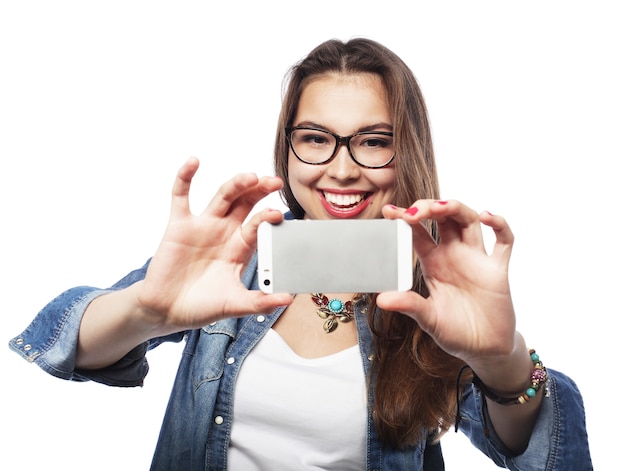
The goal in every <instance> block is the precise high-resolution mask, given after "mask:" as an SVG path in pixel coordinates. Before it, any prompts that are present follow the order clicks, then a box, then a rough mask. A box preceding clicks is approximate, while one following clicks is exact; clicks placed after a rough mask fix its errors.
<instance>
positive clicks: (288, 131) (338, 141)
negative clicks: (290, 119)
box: [285, 126, 396, 168]
mask: <svg viewBox="0 0 626 471" xmlns="http://www.w3.org/2000/svg"><path fill="white" fill-rule="evenodd" d="M298 130H303V131H307V130H308V131H318V132H323V133H326V134H330V135H331V136H333V137H334V138H335V149H334V150H333V152H332V154H331V155H330V157H329V158H327V159H326V160H324V161H323V162H309V161H308V160H304V159H303V158H302V157H300V156H299V155H298V153H297V152H296V149H294V148H293V142H292V140H291V135H292V134H293V132H294V131H298ZM368 134H377V135H383V136H388V137H393V133H392V132H388V131H362V132H357V133H354V134H352V135H351V136H340V135H339V134H335V133H334V132H332V131H328V130H327V129H320V128H313V127H308V126H292V127H288V128H285V135H286V138H287V142H288V143H289V148H290V149H291V150H292V152H293V155H295V156H296V157H297V159H298V160H299V161H300V162H304V163H305V164H309V165H324V164H327V163H328V162H330V161H331V160H333V159H334V158H335V157H337V153H338V151H339V147H341V145H342V144H345V146H346V147H347V148H348V154H350V158H351V159H352V160H353V161H354V163H356V164H357V165H358V166H360V167H363V168H385V167H387V166H388V165H389V164H390V163H391V162H392V161H393V159H394V158H395V157H396V153H395V150H394V153H393V155H392V156H391V158H390V159H389V160H388V161H387V162H386V163H384V164H383V165H375V166H371V165H365V164H362V163H361V162H359V161H358V160H357V159H356V157H354V155H353V154H352V149H351V148H350V140H351V139H352V138H353V137H356V136H364V135H368Z"/></svg>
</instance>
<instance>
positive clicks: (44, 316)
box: [9, 261, 182, 386]
mask: <svg viewBox="0 0 626 471" xmlns="http://www.w3.org/2000/svg"><path fill="white" fill-rule="evenodd" d="M148 264H149V261H148V262H147V263H146V264H145V265H144V266H143V267H142V268H140V269H138V270H135V271H133V272H131V273H129V274H128V275H127V276H125V277H124V278H123V279H121V280H120V281H118V282H117V283H116V284H115V285H113V286H112V287H110V288H108V289H99V288H94V287H90V286H79V287H76V288H71V289H69V290H67V291H65V292H63V293H62V294H60V295H59V296H58V297H56V298H55V299H53V300H52V301H51V302H50V303H48V304H47V305H46V306H45V307H44V308H43V309H42V310H41V311H40V312H39V313H38V314H37V316H36V317H35V319H34V320H33V321H32V322H31V323H30V325H29V326H28V327H27V328H26V330H24V332H22V333H21V334H20V335H18V336H17V337H14V338H13V339H11V340H10V341H9V347H10V348H11V349H12V350H14V351H15V352H17V353H18V354H19V355H21V356H22V357H23V358H24V359H26V360H27V361H29V362H31V363H35V364H37V365H38V366H39V367H41V368H42V369H43V370H44V371H45V372H47V373H49V374H51V375H53V376H56V377H58V378H62V379H67V380H73V381H89V380H91V381H96V382H99V383H103V384H106V385H109V386H141V385H142V384H143V380H144V378H145V376H146V374H147V373H148V362H147V360H146V358H145V354H146V352H147V350H148V349H150V348H152V347H153V346H154V345H155V344H157V343H160V340H155V341H152V342H146V343H144V344H142V345H139V346H137V347H136V348H134V349H133V350H132V351H130V352H129V353H128V354H127V355H126V356H125V357H124V358H122V359H121V360H120V361H118V362H117V363H115V364H114V365H111V366H109V367H106V368H101V369H97V370H79V369H76V347H77V344H78V330H79V327H80V322H81V319H82V317H83V314H84V313H85V310H86V309H87V306H89V303H91V302H92V301H93V300H94V299H95V298H97V297H98V296H101V295H103V294H105V293H108V292H111V291H114V290H119V289H123V288H126V287H128V286H130V285H132V284H133V283H135V282H137V281H139V280H142V279H143V278H144V277H145V274H146V270H147V268H148ZM179 337H181V338H182V334H181V335H180V336H179ZM171 340H176V339H174V338H172V339H171Z"/></svg>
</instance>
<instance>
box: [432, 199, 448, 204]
mask: <svg viewBox="0 0 626 471" xmlns="http://www.w3.org/2000/svg"><path fill="white" fill-rule="evenodd" d="M435 203H437V204H448V202H447V201H446V200H438V201H435Z"/></svg>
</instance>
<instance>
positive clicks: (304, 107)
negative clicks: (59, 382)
mask: <svg viewBox="0 0 626 471" xmlns="http://www.w3.org/2000/svg"><path fill="white" fill-rule="evenodd" d="M198 165H199V162H198V161H197V160H195V159H190V160H189V161H188V162H187V163H185V165H184V166H183V167H182V168H181V170H180V171H179V173H178V176H177V178H176V181H175V184H174V188H173V192H172V209H171V218H170V222H169V224H168V226H167V229H166V231H165V235H164V237H163V240H162V243H161V245H160V247H159V249H158V250H157V252H156V253H155V254H154V256H153V257H152V258H151V260H150V261H149V262H148V263H147V264H146V265H145V266H144V267H143V268H141V269H139V270H137V271H135V272H132V273H131V274H129V275H127V276H126V277H125V278H124V279H122V280H121V281H119V282H118V283H117V284H116V285H114V286H113V287H111V288H109V289H106V290H100V289H95V288H86V287H79V288H73V289H70V290H68V291H66V292H65V293H63V294H61V295H60V296H59V297H58V298H56V299H55V300H54V301H52V302H51V303H50V304H49V305H48V306H46V307H45V308H44V309H43V310H42V311H41V312H40V313H39V315H38V316H37V318H36V319H35V320H34V321H33V323H32V324H31V325H30V326H29V327H28V328H27V329H26V330H25V331H24V332H23V333H22V334H21V335H19V336H18V337H16V338H14V339H13V340H12V341H11V346H12V348H13V349H15V350H16V351H17V352H19V353H20V354H22V355H23V356H24V357H26V358H27V359H29V360H30V361H34V362H36V363H38V364H39V365H40V366H41V367H42V368H44V369H45V370H46V371H48V372H49V373H51V374H54V375H56V376H59V377H61V378H65V379H72V380H79V381H82V380H93V381H99V382H102V383H105V384H109V385H117V386H137V385H141V384H142V381H143V378H144V376H145V375H146V373H147V362H146V359H145V354H146V351H147V350H148V349H150V348H153V347H155V346H156V345H158V344H159V343H162V342H165V341H182V340H184V341H185V342H186V344H185V349H184V354H183V357H182V360H181V363H180V367H179V370H178V374H177V377H176V380H175V385H174V388H173V391H172V395H171V399H170V402H169V405H168V408H167V412H166V416H165V419H164V422H163V427H162V430H161V434H160V438H159V442H158V444H157V449H156V452H155V455H154V459H153V469H177V470H180V469H193V470H198V469H235V470H239V469H271V470H281V469H284V470H294V469H337V470H341V471H346V470H364V469H367V470H375V469H394V470H395V469H410V470H416V469H427V470H433V469H443V459H442V456H441V450H440V447H439V442H438V440H439V438H440V436H441V435H442V434H443V433H444V432H445V431H447V430H448V429H449V428H451V427H455V428H460V429H461V430H462V431H463V432H465V433H466V434H467V435H469V437H470V438H471V440H472V442H473V443H474V444H475V445H476V446H477V447H478V448H479V449H480V450H482V451H483V452H484V453H485V454H487V455H488V456H490V457H491V458H492V459H493V460H494V462H495V463H497V464H498V465H501V466H506V467H509V468H510V469H523V470H534V469H542V470H545V469H568V470H586V469H591V460H590V456H589V449H588V445H587V436H586V430H585V418H584V409H583V403H582V399H581V397H580V394H579V392H578V390H577V388H576V385H575V384H574V383H573V381H572V380H571V379H569V378H568V377H567V376H565V375H563V374H561V373H559V372H557V371H553V370H546V369H545V368H544V366H543V364H542V363H541V361H540V359H539V357H538V355H537V354H536V353H535V352H534V350H530V351H529V348H528V346H527V345H526V343H525V341H524V338H523V337H522V335H521V334H520V333H518V332H516V330H515V313H514V309H513V305H512V301H511V295H510V292H509V286H508V262H509V257H510V253H511V249H512V245H513V234H512V232H511V230H510V228H509V226H508V225H507V223H506V222H505V220H504V218H502V217H501V216H497V215H492V214H490V213H488V212H484V213H480V214H478V213H476V212H475V211H474V210H472V209H470V208H468V207H467V206H465V205H463V204H462V203H460V202H458V201H452V200H449V201H446V200H441V199H440V196H439V190H438V182H437V173H436V168H435V162H434V157H433V149H432V143H431V138H430V131H429V123H428V116H427V111H426V107H425V105H424V100H423V98H422V95H421V92H420V89H419V87H418V85H417V82H416V80H415V78H414V77H413V75H412V73H411V71H410V70H409V69H408V68H407V66H406V65H405V64H404V63H403V62H402V61H401V60H400V58H398V57H397V56H396V55H395V54H394V53H393V52H391V51H390V50H388V49H386V48H385V47H383V46H382V45H380V44H378V43H376V42H373V41H371V40H366V39H353V40H350V41H348V42H346V43H343V42H340V41H334V40H333V41H328V42H325V43H323V44H321V45H320V46H318V47H317V48H316V49H314V50H313V51H312V52H311V53H310V54H309V55H308V56H307V57H306V58H305V59H304V60H302V61H301V62H300V63H299V64H297V65H296V66H295V67H294V68H293V69H292V70H291V73H290V77H289V84H288V88H287V90H286V94H285V97H284V101H283V106H282V111H281V115H280V118H279V123H278V129H277V134H276V147H275V167H276V173H277V176H275V177H262V178H258V177H257V176H256V175H253V174H241V175H237V176H236V177H234V178H233V179H232V180H230V181H228V182H226V183H225V184H224V185H222V186H221V188H220V189H219V191H218V193H217V194H216V195H215V197H214V198H213V200H212V201H211V202H210V203H209V205H208V206H207V208H206V210H205V211H204V212H203V213H202V214H200V215H193V214H191V213H190V209H189V201H188V195H189V189H190V185H191V181H192V178H193V176H194V174H195V172H196V170H197V168H198ZM277 191H280V192H281V194H282V196H283V198H284V201H285V202H286V204H287V206H288V207H289V209H290V211H289V212H288V213H287V214H286V215H283V214H282V213H281V212H279V211H276V210H269V209H268V210H264V211H261V212H259V213H256V214H252V215H251V214H250V213H251V211H252V209H253V207H254V206H255V205H256V204H257V203H258V202H259V201H260V200H261V199H262V198H264V197H265V196H267V195H269V194H270V193H272V192H277ZM285 217H286V218H309V219H346V218H359V219H368V218H381V217H384V218H388V219H397V218H402V219H404V220H405V221H406V222H408V223H409V224H411V226H412V229H413V245H414V250H415V254H416V263H415V277H414V279H415V283H414V286H413V289H412V290H410V291H408V292H386V293H381V294H376V293H368V294H364V293H313V294H308V293H305V294H296V295H292V294H289V293H282V294H264V293H262V292H261V291H259V290H258V285H257V273H256V254H255V249H256V233H257V229H258V227H259V224H260V223H261V222H263V221H268V222H270V223H278V222H280V221H282V220H283V218H285ZM244 222H245V223H244ZM481 225H486V226H489V227H490V228H492V229H493V231H494V233H495V236H496V241H495V246H494V248H493V251H492V253H491V255H489V254H488V253H487V251H486V250H485V247H484V244H483V239H482V232H481ZM329 269H332V267H329ZM375 269H376V267H372V270H375ZM364 276H365V274H364ZM320 308H321V310H322V311H324V310H326V311H328V310H332V311H333V312H335V313H336V314H337V315H339V316H342V317H343V320H344V321H346V322H342V323H340V324H339V325H333V326H332V328H326V329H324V328H323V325H324V320H323V319H320V317H319V316H318V315H317V311H318V310H319V309H320ZM351 321H352V322H351Z"/></svg>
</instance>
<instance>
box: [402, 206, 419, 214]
mask: <svg viewBox="0 0 626 471" xmlns="http://www.w3.org/2000/svg"><path fill="white" fill-rule="evenodd" d="M405 213H406V214H408V215H410V216H415V214H417V208H416V207H415V206H411V207H410V208H407V210H406V211H405Z"/></svg>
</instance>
